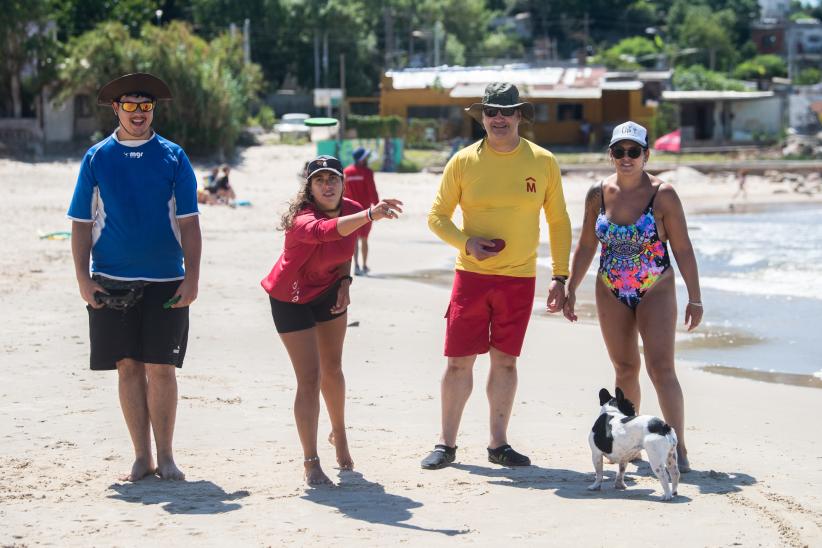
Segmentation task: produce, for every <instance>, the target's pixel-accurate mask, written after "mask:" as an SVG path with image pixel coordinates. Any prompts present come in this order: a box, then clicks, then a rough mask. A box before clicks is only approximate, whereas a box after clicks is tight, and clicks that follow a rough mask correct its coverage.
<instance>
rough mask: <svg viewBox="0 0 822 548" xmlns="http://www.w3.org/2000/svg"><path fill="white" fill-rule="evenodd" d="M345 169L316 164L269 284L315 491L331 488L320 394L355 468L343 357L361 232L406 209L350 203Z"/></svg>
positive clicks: (288, 220)
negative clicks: (320, 451) (321, 448)
mask: <svg viewBox="0 0 822 548" xmlns="http://www.w3.org/2000/svg"><path fill="white" fill-rule="evenodd" d="M343 186H344V184H343V168H342V164H341V163H340V161H339V160H338V159H337V158H334V157H333V156H318V157H316V158H314V159H313V160H312V161H311V162H309V164H308V167H307V169H306V177H305V180H304V182H303V183H302V186H301V188H300V191H299V193H298V194H297V196H296V197H295V198H294V199H292V200H291V202H290V204H289V207H288V211H286V213H285V214H284V215H283V217H282V223H281V224H280V229H281V230H284V231H285V244H284V247H283V252H282V254H281V255H280V257H279V259H278V260H277V262H276V264H275V265H274V268H272V269H271V272H270V273H269V274H268V276H266V277H265V279H263V281H262V286H263V288H264V289H265V290H266V292H267V293H268V296H269V302H270V305H271V315H272V316H273V318H274V326H275V328H276V329H277V333H279V335H280V339H281V340H282V342H283V345H285V348H286V351H287V352H288V355H289V357H290V358H291V365H292V366H293V367H294V373H295V374H296V376H297V394H296V397H295V398H294V417H295V419H296V422H297V433H298V434H299V437H300V443H301V444H302V449H303V457H304V461H303V465H304V468H305V471H304V477H305V481H306V483H307V484H308V485H312V486H313V485H322V484H330V483H331V480H330V479H328V476H326V475H325V472H323V470H322V468H321V467H320V457H319V456H318V455H317V428H318V421H319V413H320V392H322V395H323V398H324V399H325V403H326V407H327V408H328V415H329V418H330V419H331V434H330V435H329V437H328V439H329V441H330V442H331V443H332V444H333V445H334V447H335V448H336V452H337V463H338V464H339V466H340V468H341V469H343V470H350V469H352V468H353V466H354V462H353V460H352V458H351V454H350V453H349V451H348V438H347V436H346V432H345V378H344V376H343V372H342V351H343V341H344V340H345V331H346V327H347V318H348V316H347V313H346V311H347V309H348V305H349V303H350V301H351V299H350V297H349V293H348V288H349V286H350V285H351V280H352V279H351V275H350V271H351V257H352V256H353V255H354V246H355V245H356V241H355V240H356V234H357V231H358V230H359V229H360V228H361V227H362V226H364V225H366V224H368V223H371V222H373V221H378V220H380V219H395V218H397V213H398V212H402V209H401V208H400V206H401V205H402V202H400V201H399V200H394V199H385V200H382V201H380V202H379V203H378V204H377V205H375V206H372V207H369V208H368V209H363V208H362V206H360V205H359V204H358V203H356V202H353V201H351V200H348V199H346V198H343Z"/></svg>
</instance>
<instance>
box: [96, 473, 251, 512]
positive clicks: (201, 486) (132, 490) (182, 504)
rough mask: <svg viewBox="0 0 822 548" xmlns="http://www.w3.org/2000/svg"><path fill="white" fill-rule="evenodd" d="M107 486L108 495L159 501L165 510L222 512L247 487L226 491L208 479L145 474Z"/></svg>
mask: <svg viewBox="0 0 822 548" xmlns="http://www.w3.org/2000/svg"><path fill="white" fill-rule="evenodd" d="M109 489H111V490H113V491H116V492H117V494H116V495H109V497H108V498H110V499H115V500H122V501H125V502H138V503H140V504H161V505H162V506H163V510H165V511H166V512H168V513H169V514H223V513H225V512H232V511H234V510H239V509H240V508H241V507H242V505H241V504H237V503H236V502H229V503H226V501H234V500H238V499H242V498H245V497H247V496H248V495H249V493H248V491H235V492H234V493H226V492H225V491H224V490H223V489H222V487H220V486H219V485H216V484H214V483H212V482H210V481H205V480H200V481H164V480H161V479H158V478H146V479H144V480H142V481H139V482H137V483H114V484H112V485H110V486H109Z"/></svg>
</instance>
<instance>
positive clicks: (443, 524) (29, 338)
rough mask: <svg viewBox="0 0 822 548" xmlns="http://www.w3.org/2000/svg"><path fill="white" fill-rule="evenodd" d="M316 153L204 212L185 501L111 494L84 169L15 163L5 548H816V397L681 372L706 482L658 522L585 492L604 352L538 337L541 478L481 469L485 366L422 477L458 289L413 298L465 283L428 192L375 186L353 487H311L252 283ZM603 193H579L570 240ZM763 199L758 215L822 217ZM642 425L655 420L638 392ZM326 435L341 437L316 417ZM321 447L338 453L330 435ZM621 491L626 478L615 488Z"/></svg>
mask: <svg viewBox="0 0 822 548" xmlns="http://www.w3.org/2000/svg"><path fill="white" fill-rule="evenodd" d="M310 154H311V149H310V148H308V147H286V146H281V147H273V146H266V147H255V148H250V149H247V150H246V151H245V152H244V153H243V155H242V158H241V161H240V162H239V163H238V164H237V165H236V168H235V170H234V171H233V172H232V176H233V183H234V185H235V186H236V187H237V188H238V189H239V194H240V198H244V199H248V200H251V201H252V202H253V207H250V208H237V209H229V208H227V207H205V208H204V210H203V213H202V217H201V223H202V227H203V235H204V252H203V266H202V279H201V284H200V298H199V300H198V301H197V302H196V303H195V305H194V306H193V307H192V318H191V321H192V328H191V336H190V344H189V353H188V356H187V358H186V364H185V367H184V368H183V369H182V370H181V371H180V373H179V385H180V405H179V412H178V421H177V434H176V439H175V442H176V443H175V445H176V457H177V462H178V464H179V465H180V466H181V468H182V469H183V470H184V471H185V472H186V474H187V476H188V481H186V482H176V483H175V482H164V481H160V480H157V479H148V480H145V481H142V482H139V483H136V484H130V483H120V482H118V481H117V480H116V478H117V477H118V475H120V474H121V473H123V472H125V471H127V470H128V468H129V467H130V464H131V446H130V443H129V440H128V435H127V431H126V428H125V425H124V423H123V419H122V417H121V414H120V410H119V406H118V402H117V393H116V375H115V374H110V373H109V374H105V373H104V374H100V373H92V372H90V371H89V370H88V366H87V362H88V337H87V319H86V312H85V310H84V309H83V304H82V301H81V300H80V297H79V295H78V292H77V289H76V285H75V281H74V277H73V269H72V266H71V255H70V249H69V242H68V241H60V240H41V239H39V238H38V234H39V233H45V232H51V231H58V230H67V229H68V226H69V222H68V221H67V220H66V219H65V209H66V207H67V204H68V201H69V198H70V195H71V192H72V188H73V184H74V180H75V178H76V174H77V169H78V164H79V158H77V159H76V160H72V161H66V162H51V163H39V164H28V163H20V162H14V161H8V160H0V185H2V186H1V187H0V190H1V191H2V196H3V200H2V211H3V218H4V220H5V221H6V227H7V228H6V233H5V237H4V238H3V241H2V242H0V246H1V247H0V248H1V249H2V253H0V269H1V275H0V298H1V299H2V303H3V304H2V308H0V319H2V325H3V335H2V367H0V375H2V378H0V381H1V382H0V398H1V399H0V439H1V440H2V443H0V545H3V546H34V545H58V546H137V545H140V546H143V545H146V546H152V545H171V544H174V545H195V544H196V545H198V546H226V545H250V546H254V545H276V544H290V545H304V544H317V543H324V544H327V545H337V544H351V545H370V546H377V545H387V544H394V543H398V542H405V543H410V544H414V545H420V544H423V543H424V544H427V545H441V544H445V543H449V544H452V543H462V544H475V545H499V544H501V543H506V542H510V543H514V544H517V545H519V544H541V545H560V546H570V545H573V546H609V547H615V546H631V547H635V546H661V545H667V546H732V545H741V546H806V545H807V546H814V545H815V546H820V545H822V498H820V494H819V485H822V447H821V446H820V441H819V439H820V438H819V426H818V417H819V404H820V396H821V395H822V392H819V391H818V390H816V389H810V388H802V387H796V386H785V385H779V384H766V383H763V382H757V381H753V380H745V379H736V378H730V377H723V376H718V375H711V374H708V373H705V372H703V371H700V370H698V369H695V368H692V367H688V366H686V365H685V364H681V366H680V368H679V371H680V379H681V382H682V384H683V387H684V390H685V395H686V404H687V424H688V427H687V438H688V441H689V448H690V455H691V462H692V464H693V466H694V471H693V472H692V473H690V474H687V475H685V476H683V482H684V483H683V484H682V485H681V487H680V491H679V497H677V498H676V499H675V501H674V502H672V503H663V502H661V501H660V488H659V484H658V482H657V481H656V479H654V477H653V476H652V474H651V472H650V470H649V468H648V465H647V462H643V463H642V464H641V465H639V466H638V467H637V466H634V465H630V466H629V472H628V477H627V481H628V490H627V491H622V492H618V491H614V489H613V483H612V481H611V482H610V483H608V484H607V485H606V489H605V490H604V491H602V492H589V491H587V490H586V487H587V485H588V484H589V483H590V482H591V481H592V479H593V470H592V465H591V458H590V450H589V449H588V446H587V434H588V431H589V429H590V427H591V424H592V422H593V420H594V418H595V416H596V413H597V410H598V409H597V396H596V394H597V391H598V390H599V388H600V387H602V386H611V385H612V383H613V373H612V369H611V366H610V363H609V361H608V358H607V355H606V352H605V348H604V345H603V343H602V340H601V337H600V334H599V331H598V328H597V326H596V325H592V324H576V325H571V324H568V323H567V322H565V321H564V320H561V319H559V318H555V317H546V316H544V315H542V314H535V316H534V318H533V320H532V322H531V325H530V329H529V332H528V336H527V339H526V342H525V350H524V353H523V356H522V358H521V360H520V368H519V371H520V388H519V391H518V394H517V399H516V404H515V407H514V415H513V418H512V421H511V426H510V441H511V443H512V444H513V445H514V446H515V447H516V448H518V449H520V450H521V451H523V452H526V453H528V454H530V456H531V458H532V461H533V462H534V466H532V467H530V468H526V469H517V470H511V469H506V468H500V467H497V466H494V465H491V464H490V463H488V462H487V460H486V455H485V447H486V444H487V414H488V411H487V404H486V399H485V394H484V390H483V388H484V378H485V375H486V373H487V369H488V362H487V358H484V357H481V358H480V359H479V360H478V364H477V366H476V374H477V376H476V382H475V388H476V389H475V393H474V394H473V396H472V398H471V400H470V401H469V403H468V406H467V408H466V410H465V415H464V419H463V423H462V430H461V433H460V437H459V446H460V449H459V451H458V464H456V465H455V466H453V467H451V468H448V469H444V470H440V471H423V470H421V469H420V468H419V460H420V459H421V458H422V457H423V456H424V455H425V454H426V452H427V451H428V450H429V449H430V448H431V447H432V445H433V443H434V442H435V441H436V437H437V432H438V429H439V378H440V375H441V373H442V369H443V365H444V359H443V358H442V355H441V349H442V341H443V328H444V321H443V319H442V316H443V313H444V311H445V306H446V302H447V299H448V289H447V288H446V287H442V286H441V285H435V284H426V283H421V282H419V281H415V280H413V279H409V277H411V278H413V276H409V275H410V274H411V273H414V272H417V271H421V270H434V271H437V270H443V269H449V268H451V266H452V264H453V255H454V252H453V250H452V249H450V248H448V247H447V246H446V245H445V244H442V243H441V242H439V241H438V240H437V239H436V238H435V237H434V236H433V235H432V234H431V233H430V232H429V231H428V230H427V227H426V223H425V216H426V212H427V209H428V205H429V203H430V201H431V198H432V196H433V194H434V192H435V189H436V185H437V181H438V179H437V176H435V175H428V174H415V175H400V174H390V175H389V174H378V176H377V182H378V186H379V189H380V192H381V194H382V195H383V196H396V197H398V198H400V199H402V200H404V201H405V203H406V211H407V214H406V215H404V216H403V217H402V218H401V219H400V220H398V221H395V222H382V223H379V224H378V226H376V227H375V229H374V230H373V232H372V239H371V248H372V258H371V260H370V263H371V267H372V270H373V272H374V276H372V277H370V278H357V279H356V280H355V282H354V285H353V287H352V300H353V303H352V305H351V308H350V311H349V321H350V322H358V324H357V326H356V327H351V328H349V331H348V340H347V343H346V348H345V356H344V370H345V373H346V377H347V383H348V400H347V401H348V408H347V411H348V424H349V428H350V433H349V439H350V442H351V446H352V447H351V450H352V455H353V457H354V460H355V463H356V471H354V472H339V471H337V470H334V469H333V468H332V464H333V463H334V451H333V448H331V447H330V446H328V445H325V444H323V445H321V450H320V456H321V458H322V459H323V463H324V465H325V467H326V470H327V471H328V472H331V474H330V475H331V476H332V477H333V478H334V479H335V480H336V481H338V482H339V487H337V488H333V489H315V490H307V489H305V488H304V487H303V486H302V484H301V466H302V463H301V459H302V455H301V451H300V448H299V444H298V440H297V433H296V429H295V426H294V420H293V416H292V411H291V404H292V398H293V395H294V384H295V382H294V376H293V373H292V370H291V365H290V363H289V361H288V359H287V356H286V353H285V351H284V349H283V347H282V345H281V343H280V341H279V340H278V338H277V336H276V333H275V331H274V329H273V325H272V321H271V317H270V312H269V309H268V303H267V299H266V296H265V294H264V293H263V291H262V289H261V288H260V287H259V280H260V279H261V278H262V277H263V275H264V274H265V273H266V272H267V271H268V269H269V268H270V266H271V264H272V262H273V260H274V259H275V257H276V256H277V254H278V253H279V250H280V247H281V245H282V234H281V233H278V232H275V231H274V230H273V228H274V226H275V224H276V222H277V217H278V213H279V212H280V211H282V205H283V203H284V202H285V200H286V199H287V198H288V197H289V196H290V195H291V194H292V193H293V192H294V191H295V189H296V173H297V171H298V169H299V167H300V165H301V162H302V161H303V160H304V159H305V158H306V157H307V156H309V155H310ZM595 177H596V176H595V175H592V176H591V177H584V176H582V175H575V176H573V177H569V178H567V179H566V181H565V188H566V194H567V196H568V202H569V211H570V212H571V215H572V220H573V222H574V224H575V226H578V225H579V222H580V220H581V219H580V217H581V211H582V205H581V204H582V199H583V196H584V193H585V190H586V189H587V187H588V185H589V184H590V183H591V182H592V178H595ZM677 186H678V188H679V189H680V193H681V195H682V196H683V201H684V202H685V204H686V208H687V209H688V210H690V211H695V210H697V209H700V208H702V209H705V208H709V209H710V208H727V203H728V199H729V197H730V196H731V195H732V194H733V192H734V191H735V190H736V186H735V183H733V182H732V181H730V180H729V181H722V180H717V179H716V178H714V179H710V180H704V181H701V182H699V183H695V184H693V185H691V184H689V183H688V182H687V181H679V182H678V184H677ZM775 188H776V187H775V186H774V185H773V184H772V183H768V182H765V181H755V180H751V181H749V184H748V194H749V197H748V200H747V202H748V203H769V202H771V201H772V200H773V199H774V198H776V199H779V200H784V201H796V200H797V199H802V200H806V199H807V200H811V199H813V200H818V196H817V197H805V196H804V195H802V196H799V195H796V194H794V193H790V192H787V193H781V194H775V193H774V190H775ZM642 382H643V389H644V394H645V400H644V401H643V411H644V412H646V413H658V412H659V408H658V406H657V403H656V401H655V398H654V397H653V391H652V388H651V386H650V383H649V382H648V380H647V378H646V377H645V375H644V374H643V381H642ZM320 430H321V433H326V432H327V431H328V421H327V419H326V418H325V417H324V416H322V417H321V424H320ZM323 435H324V434H323ZM606 470H607V474H608V478H609V479H610V480H613V477H614V473H615V467H614V466H607V467H606Z"/></svg>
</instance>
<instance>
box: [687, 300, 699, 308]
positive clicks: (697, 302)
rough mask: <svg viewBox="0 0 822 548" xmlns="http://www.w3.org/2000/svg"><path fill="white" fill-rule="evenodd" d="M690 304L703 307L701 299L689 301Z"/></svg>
mask: <svg viewBox="0 0 822 548" xmlns="http://www.w3.org/2000/svg"><path fill="white" fill-rule="evenodd" d="M688 304H689V305H691V306H698V307H699V308H702V302H701V301H688Z"/></svg>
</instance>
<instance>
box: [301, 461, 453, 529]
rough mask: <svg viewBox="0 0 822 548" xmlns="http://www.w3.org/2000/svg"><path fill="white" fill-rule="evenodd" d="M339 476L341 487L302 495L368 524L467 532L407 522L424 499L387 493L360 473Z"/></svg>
mask: <svg viewBox="0 0 822 548" xmlns="http://www.w3.org/2000/svg"><path fill="white" fill-rule="evenodd" d="M339 477H340V480H341V481H340V486H339V487H328V488H318V489H309V490H308V491H306V493H305V494H304V495H303V496H302V497H301V498H302V499H304V500H308V501H311V502H314V503H316V504H322V505H324V506H330V507H332V508H336V509H337V510H338V511H339V512H340V513H341V514H344V515H345V516H347V517H349V518H352V519H356V520H360V521H366V522H368V523H374V524H381V525H390V526H392V527H400V528H403V529H411V530H415V531H427V532H430V533H440V534H443V535H447V536H455V535H462V534H465V533H468V530H459V529H429V528H426V527H420V526H418V525H413V524H410V523H406V522H407V521H408V520H409V519H411V517H412V513H411V510H412V509H414V508H419V507H421V506H422V503H421V502H417V501H415V500H413V499H410V498H408V497H403V496H400V495H393V494H391V493H386V492H385V488H384V487H383V486H382V485H380V484H379V483H375V482H373V481H368V480H367V479H365V477H363V475H362V474H360V473H359V472H353V471H352V472H348V471H346V472H340V473H339Z"/></svg>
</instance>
